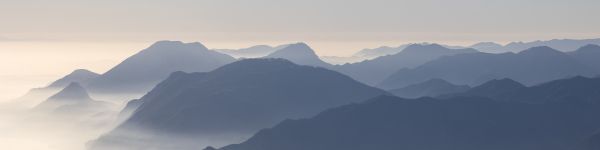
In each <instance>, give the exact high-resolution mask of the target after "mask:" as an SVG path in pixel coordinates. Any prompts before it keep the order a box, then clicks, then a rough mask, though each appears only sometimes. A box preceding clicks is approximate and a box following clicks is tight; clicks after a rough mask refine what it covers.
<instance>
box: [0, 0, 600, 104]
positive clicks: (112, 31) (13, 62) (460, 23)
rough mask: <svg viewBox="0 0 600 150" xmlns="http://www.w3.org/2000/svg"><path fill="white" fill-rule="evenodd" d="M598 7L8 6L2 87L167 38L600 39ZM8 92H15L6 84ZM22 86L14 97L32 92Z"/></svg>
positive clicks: (108, 61) (247, 2)
mask: <svg viewBox="0 0 600 150" xmlns="http://www.w3.org/2000/svg"><path fill="white" fill-rule="evenodd" d="M599 6H600V1H599V0H486V1H484V0H363V1H356V0H293V1H292V0H2V1H0V61H2V62H0V67H1V68H2V69H3V71H2V72H0V82H3V83H4V84H6V83H7V82H10V83H12V82H15V84H18V86H23V87H29V86H31V85H25V84H22V83H23V82H28V83H29V82H32V83H31V84H35V85H39V84H42V83H46V82H48V81H50V80H53V79H55V78H57V77H60V76H62V75H64V74H65V73H67V72H70V71H71V70H73V69H75V68H88V69H91V70H93V71H97V72H99V73H102V72H104V71H106V69H108V68H110V67H112V66H113V65H114V64H116V63H118V62H119V61H121V60H122V59H124V58H125V57H126V56H129V55H131V54H133V53H134V52H136V51H138V50H140V49H143V48H145V47H147V46H148V45H150V44H151V43H152V42H154V41H157V40H165V39H168V40H183V41H188V42H191V41H200V42H202V43H204V44H205V45H206V46H207V47H209V48H239V47H247V46H251V45H256V44H271V45H275V44H283V43H289V42H297V41H303V42H307V43H308V44H309V45H311V46H312V47H313V48H315V50H316V51H317V53H318V54H319V55H350V54H351V53H353V52H355V51H358V50H360V49H362V48H372V47H378V46H381V45H389V46H396V45H400V44H403V43H407V42H440V43H446V44H455V45H468V44H472V43H475V42H477V41H497V42H508V41H531V40H537V39H540V40H547V39H554V38H598V37H600V28H599V27H600V19H598V14H600V9H598V7H599ZM10 83H9V84H10ZM8 89H14V87H7V86H3V87H2V86H0V91H6V90H8ZM17 89H19V90H18V92H14V91H13V92H9V93H19V92H23V91H24V90H22V89H21V88H17ZM5 93H6V92H5ZM4 95H6V94H4ZM13 95H18V94H13ZM0 98H3V97H1V96H0Z"/></svg>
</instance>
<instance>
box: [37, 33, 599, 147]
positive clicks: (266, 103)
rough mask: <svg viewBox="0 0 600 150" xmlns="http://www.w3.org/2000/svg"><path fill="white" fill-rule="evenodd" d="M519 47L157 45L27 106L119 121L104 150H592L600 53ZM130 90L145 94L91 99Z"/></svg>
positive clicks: (100, 141)
mask: <svg viewBox="0 0 600 150" xmlns="http://www.w3.org/2000/svg"><path fill="white" fill-rule="evenodd" d="M579 44H580V43H579ZM495 46H497V45H496V44H494V43H480V44H477V45H475V46H473V47H495ZM482 49H483V48H482ZM516 51H519V52H518V53H512V52H508V53H500V54H495V53H485V52H480V51H478V50H476V49H474V48H462V47H452V46H446V45H440V44H410V45H403V46H400V47H397V48H391V47H382V48H378V49H371V50H369V52H364V53H365V55H364V56H360V57H373V58H372V59H369V60H365V61H361V62H356V63H347V64H343V65H334V64H329V63H327V62H325V61H323V60H321V58H320V57H319V56H318V55H317V54H316V53H315V51H314V50H313V49H312V48H311V47H310V46H308V45H307V44H305V43H293V44H285V45H282V46H278V47H271V46H265V45H259V46H254V47H250V48H246V49H239V50H226V49H213V50H210V49H208V48H206V47H205V46H204V45H202V44H200V43H197V42H196V43H183V42H179V41H159V42H156V43H154V44H153V45H152V46H150V47H148V48H146V49H144V50H142V51H140V52H139V53H137V54H135V55H133V56H131V57H129V58H127V59H126V60H124V61H123V62H122V63H120V64H118V65H117V66H115V67H114V68H112V69H110V70H109V71H107V72H106V73H103V74H96V73H93V72H91V71H88V70H83V69H79V70H75V71H73V72H72V73H71V74H69V75H67V76H65V77H63V78H61V79H59V80H57V81H55V82H53V83H51V84H49V85H48V86H47V87H45V88H42V89H53V90H54V91H51V90H43V91H49V92H45V93H43V94H46V95H43V94H39V93H38V94H37V96H38V97H41V98H38V99H36V100H38V101H43V102H37V103H35V104H39V105H38V106H37V107H36V108H34V109H33V110H40V109H42V108H43V109H44V110H45V111H46V112H48V113H49V114H69V113H71V114H75V112H77V114H86V115H87V116H90V118H97V117H98V116H101V117H100V118H114V117H120V118H119V119H98V120H101V121H103V122H101V124H107V125H108V127H111V129H112V126H117V127H116V128H114V129H113V130H111V131H109V132H106V133H105V134H103V135H102V136H100V137H99V138H97V139H95V140H93V141H90V142H89V143H88V146H89V147H88V148H89V149H96V150H107V149H200V148H201V147H204V146H208V145H212V146H217V147H219V149H222V150H258V149H260V150H268V149H290V150H293V149H317V150H318V149H327V150H352V149H357V150H358V149H440V150H458V149H460V150H470V149H473V150H475V149H498V150H500V149H516V150H520V149H522V150H529V149H550V150H573V149H574V148H575V147H582V148H587V147H593V146H594V144H593V143H590V141H594V140H595V136H593V134H596V133H597V131H599V130H600V120H597V119H594V118H597V116H598V114H600V111H598V110H600V109H598V108H600V103H598V100H599V98H600V94H599V92H598V91H599V89H600V80H598V79H600V78H597V76H598V75H600V59H597V58H600V46H597V45H591V44H590V45H584V46H582V47H580V48H578V49H577V50H574V51H568V52H562V51H559V50H556V49H553V48H550V47H547V46H539V47H532V48H528V49H526V50H516ZM225 53H228V54H229V55H235V56H229V55H228V54H225ZM367 53H368V54H369V55H370V56H367ZM371 54H372V55H371ZM378 54H384V55H381V56H375V55H378ZM252 57H256V58H252ZM236 58H238V59H236ZM374 86H376V87H374ZM379 88H381V89H379ZM382 89H386V90H388V91H384V90H382ZM88 90H89V91H90V92H89V93H88ZM34 91H35V90H32V92H31V93H30V95H28V96H31V95H36V93H35V92H34ZM123 93H136V94H138V95H143V96H142V97H139V96H137V95H135V96H129V97H127V99H125V98H123V99H119V100H115V99H110V98H109V99H106V98H100V99H96V98H98V97H97V95H109V96H114V95H119V94H123ZM392 94H394V95H396V96H398V97H402V98H397V97H393V96H391V95H392ZM382 95H383V96H382ZM92 97H93V98H92ZM423 97H426V98H423ZM431 97H433V98H431ZM404 98H413V99H404ZM131 99H133V100H131ZM44 100H45V101H44ZM101 100H105V101H111V102H115V103H117V104H122V105H120V106H118V108H122V109H120V110H114V108H115V106H114V105H112V104H111V103H106V102H102V101H101ZM123 100H131V101H129V102H128V103H125V102H123ZM40 103H41V104H40ZM344 105H345V106H344ZM340 106H341V107H340ZM109 111H110V112H109ZM119 111H120V113H119ZM315 115H316V116H315ZM115 120H117V121H115ZM284 120H286V121H284ZM121 121H123V122H122V123H121ZM117 123H118V124H117ZM111 125H112V126H111ZM105 127H106V126H105ZM261 129H263V130H261ZM255 133H256V134H255ZM244 141H245V142H244ZM586 141H587V142H586ZM235 143H241V144H235ZM230 144H234V145H230ZM226 145H229V146H226ZM221 146H225V147H221ZM585 150H589V149H585Z"/></svg>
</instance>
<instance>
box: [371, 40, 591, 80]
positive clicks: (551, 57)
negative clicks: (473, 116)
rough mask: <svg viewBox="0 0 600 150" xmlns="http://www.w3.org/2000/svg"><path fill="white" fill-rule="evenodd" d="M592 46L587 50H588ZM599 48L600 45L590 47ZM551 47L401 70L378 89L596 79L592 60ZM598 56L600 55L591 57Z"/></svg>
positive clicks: (455, 58) (465, 56)
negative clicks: (422, 84) (442, 83)
mask: <svg viewBox="0 0 600 150" xmlns="http://www.w3.org/2000/svg"><path fill="white" fill-rule="evenodd" d="M587 47H588V46H586V47H584V48H587ZM589 47H597V46H589ZM580 51H583V48H581V49H578V50H577V51H574V52H568V53H564V52H560V51H558V50H555V49H552V48H550V47H545V46H542V47H534V48H530V49H527V50H525V51H521V52H519V53H502V54H490V53H468V54H460V55H454V56H447V57H442V58H440V59H437V60H433V61H430V62H427V63H425V64H423V65H421V66H419V67H415V68H412V69H401V70H399V71H397V72H396V73H394V74H393V75H391V76H389V77H388V78H387V79H385V80H384V81H383V82H380V83H379V85H378V87H381V88H384V89H395V88H401V87H405V86H408V85H411V84H415V83H420V82H424V81H427V80H430V79H443V80H446V81H448V82H451V83H455V84H466V85H470V86H476V85H479V84H482V83H484V82H486V81H489V80H492V79H502V78H510V79H513V80H515V81H517V82H520V83H523V84H525V85H527V86H530V85H535V84H540V83H543V82H548V81H552V80H556V79H561V78H566V77H572V76H578V75H581V76H595V75H598V73H599V72H600V70H598V69H596V68H594V67H592V66H596V64H593V63H594V62H595V60H592V61H589V60H586V59H581V58H583V57H574V55H572V54H571V53H579V52H580ZM589 51H600V47H599V48H595V49H591V50H590V49H586V53H589ZM587 57H596V58H600V55H598V56H587ZM590 62H591V63H592V64H588V63H590Z"/></svg>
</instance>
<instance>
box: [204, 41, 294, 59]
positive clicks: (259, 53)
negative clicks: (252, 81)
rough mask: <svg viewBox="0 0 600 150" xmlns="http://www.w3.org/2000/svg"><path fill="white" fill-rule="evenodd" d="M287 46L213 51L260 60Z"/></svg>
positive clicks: (258, 46)
mask: <svg viewBox="0 0 600 150" xmlns="http://www.w3.org/2000/svg"><path fill="white" fill-rule="evenodd" d="M286 46H287V44H285V45H279V46H275V47H272V46H269V45H256V46H251V47H248V48H241V49H211V50H214V51H217V52H221V53H224V54H227V55H230V56H233V57H235V58H259V57H264V56H267V55H269V54H270V53H272V52H275V51H277V50H279V49H282V48H284V47H286Z"/></svg>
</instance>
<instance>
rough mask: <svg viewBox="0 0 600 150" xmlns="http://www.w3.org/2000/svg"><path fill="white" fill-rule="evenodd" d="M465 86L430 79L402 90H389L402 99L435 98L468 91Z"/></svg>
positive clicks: (467, 87)
mask: <svg viewBox="0 0 600 150" xmlns="http://www.w3.org/2000/svg"><path fill="white" fill-rule="evenodd" d="M469 89H470V87H469V86H466V85H454V84H452V83H449V82H448V81H444V80H442V79H431V80H428V81H425V82H422V83H418V84H413V85H409V86H407V87H404V88H399V89H393V90H389V91H390V93H392V94H394V95H396V96H399V97H402V98H419V97H425V96H429V97H435V96H439V95H445V94H450V93H461V92H465V91H467V90H469Z"/></svg>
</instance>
